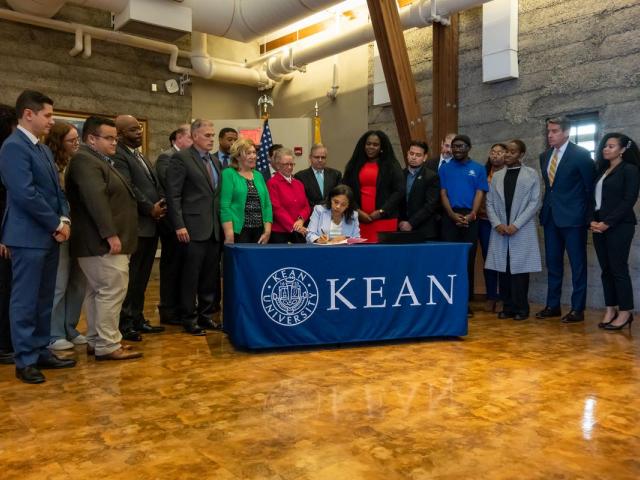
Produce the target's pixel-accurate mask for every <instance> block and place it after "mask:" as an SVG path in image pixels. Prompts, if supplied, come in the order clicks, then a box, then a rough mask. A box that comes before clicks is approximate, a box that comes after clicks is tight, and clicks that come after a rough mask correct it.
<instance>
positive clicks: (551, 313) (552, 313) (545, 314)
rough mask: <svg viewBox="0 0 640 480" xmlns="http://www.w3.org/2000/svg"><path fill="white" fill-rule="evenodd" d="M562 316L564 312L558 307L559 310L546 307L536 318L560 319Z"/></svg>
mask: <svg viewBox="0 0 640 480" xmlns="http://www.w3.org/2000/svg"><path fill="white" fill-rule="evenodd" d="M560 315H562V312H561V311H560V307H557V308H550V307H544V308H543V309H542V310H540V311H539V312H538V313H536V318H539V319H543V318H553V317H559V316H560Z"/></svg>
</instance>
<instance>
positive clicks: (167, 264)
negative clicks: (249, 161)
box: [155, 123, 193, 325]
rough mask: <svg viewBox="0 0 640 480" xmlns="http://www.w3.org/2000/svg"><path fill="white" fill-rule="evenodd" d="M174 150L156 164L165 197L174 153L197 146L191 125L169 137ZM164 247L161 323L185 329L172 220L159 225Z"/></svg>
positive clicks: (159, 309) (162, 256) (161, 266)
mask: <svg viewBox="0 0 640 480" xmlns="http://www.w3.org/2000/svg"><path fill="white" fill-rule="evenodd" d="M169 142H170V143H171V148H170V149H168V150H165V151H164V152H162V153H161V154H160V155H158V159H157V160H156V165H155V167H156V175H157V177H158V182H160V188H161V191H162V193H163V195H165V194H166V191H167V170H168V168H169V161H170V160H171V157H172V156H173V154H174V153H177V152H180V151H182V150H185V149H188V148H189V147H191V145H193V139H192V138H191V125H189V124H188V123H186V124H184V125H180V127H178V128H177V129H176V130H174V131H173V132H171V135H169ZM159 229H160V243H161V245H162V250H161V255H160V304H159V305H158V313H159V314H160V323H163V324H165V325H182V321H181V320H180V314H179V305H180V272H181V270H182V256H181V255H180V253H181V249H179V248H178V239H177V238H176V232H175V229H174V228H173V226H172V224H171V220H170V219H169V217H168V216H165V217H164V218H163V219H162V220H161V221H160V223H159Z"/></svg>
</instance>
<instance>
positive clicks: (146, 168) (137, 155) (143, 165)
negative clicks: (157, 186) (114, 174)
mask: <svg viewBox="0 0 640 480" xmlns="http://www.w3.org/2000/svg"><path fill="white" fill-rule="evenodd" d="M133 154H134V156H135V157H136V159H137V160H138V162H140V163H141V164H142V168H143V169H144V173H145V174H146V175H147V177H149V179H150V180H151V181H152V182H154V183H155V181H154V179H153V175H151V171H150V170H149V167H148V166H147V162H145V161H144V157H143V156H142V154H141V153H140V152H139V151H138V150H134V151H133Z"/></svg>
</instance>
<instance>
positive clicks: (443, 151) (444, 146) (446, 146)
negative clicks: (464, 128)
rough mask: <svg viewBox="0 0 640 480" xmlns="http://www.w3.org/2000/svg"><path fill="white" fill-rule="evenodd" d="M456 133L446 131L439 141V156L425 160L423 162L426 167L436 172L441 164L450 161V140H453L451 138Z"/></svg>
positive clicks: (451, 154)
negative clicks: (440, 141)
mask: <svg viewBox="0 0 640 480" xmlns="http://www.w3.org/2000/svg"><path fill="white" fill-rule="evenodd" d="M456 135H457V133H447V135H446V136H445V137H444V139H443V140H442V143H440V156H438V157H435V158H431V159H429V160H427V161H426V162H425V165H426V166H427V168H430V169H431V170H433V171H434V172H436V173H437V172H438V171H439V170H440V169H441V168H442V166H443V165H445V164H447V163H449V162H450V161H451V159H452V158H453V153H452V151H451V142H453V139H454V138H455V136H456Z"/></svg>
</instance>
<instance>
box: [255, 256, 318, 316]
mask: <svg viewBox="0 0 640 480" xmlns="http://www.w3.org/2000/svg"><path fill="white" fill-rule="evenodd" d="M261 297H262V309H263V310H264V312H265V313H266V314H267V316H268V317H269V318H270V319H271V320H273V321H274V322H276V323H277V324H279V325H283V326H285V327H295V326H296V325H300V324H301V323H302V322H304V321H306V320H308V319H309V318H311V316H312V315H313V313H314V312H315V311H316V308H317V306H318V285H316V282H315V280H314V279H313V277H312V276H311V275H309V274H308V273H307V272H305V271H304V270H301V269H299V268H295V267H286V268H281V269H280V270H276V271H275V272H273V273H272V274H271V275H269V277H268V278H267V280H266V281H265V282H264V285H262V294H261Z"/></svg>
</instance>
